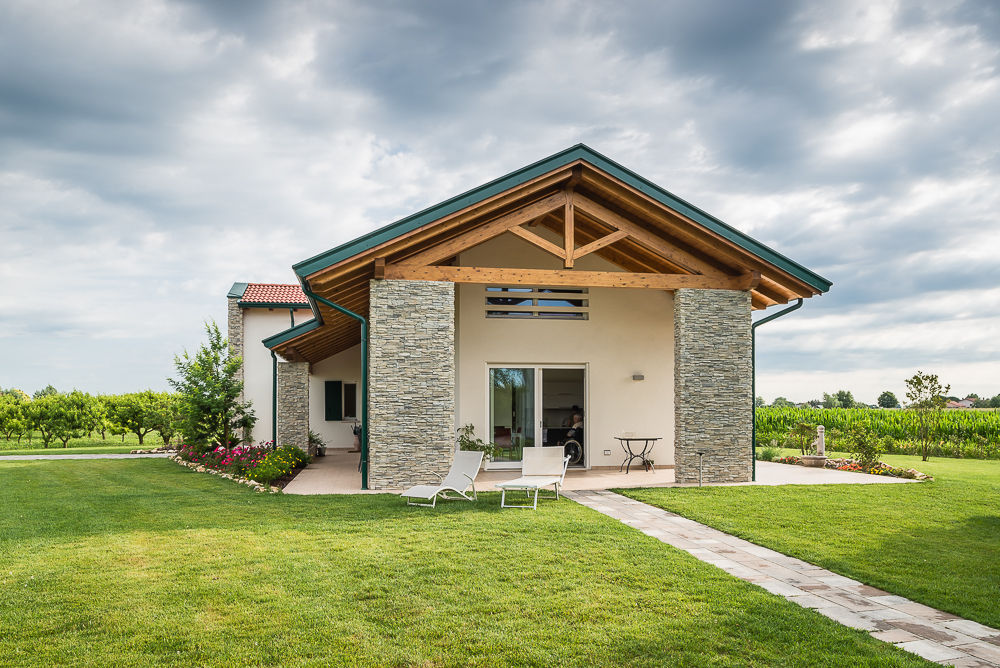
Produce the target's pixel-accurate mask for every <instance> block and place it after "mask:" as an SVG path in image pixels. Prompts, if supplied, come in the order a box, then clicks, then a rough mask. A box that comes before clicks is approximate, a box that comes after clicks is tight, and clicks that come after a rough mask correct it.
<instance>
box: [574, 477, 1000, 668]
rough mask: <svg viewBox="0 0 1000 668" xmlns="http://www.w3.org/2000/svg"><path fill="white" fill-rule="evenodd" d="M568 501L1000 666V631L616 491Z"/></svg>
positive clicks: (954, 653) (899, 636)
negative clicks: (731, 534) (892, 593)
mask: <svg viewBox="0 0 1000 668" xmlns="http://www.w3.org/2000/svg"><path fill="white" fill-rule="evenodd" d="M565 496H566V497H567V498H570V499H573V500H574V501H576V502H577V503H580V504H582V505H584V506H587V507H588V508H593V509H594V510H596V511H598V512H600V513H603V514H605V515H607V516H609V517H613V518H615V519H617V520H620V521H621V522H623V523H625V524H627V525H629V526H631V527H635V528H636V529H638V530H639V531H642V532H643V533H645V534H647V535H649V536H653V537H654V538H658V539H660V540H661V541H663V542H664V543H667V544H669V545H673V546H674V547H676V548H679V549H681V550H684V551H686V552H689V553H690V554H692V555H694V556H695V557H698V558H699V559H701V560H702V561H704V562H707V563H709V564H712V565H713V566H717V567H719V568H721V569H722V570H724V571H726V572H727V573H729V574H731V575H735V576H736V577H738V578H740V579H741V580H746V581H747V582H752V583H753V584H755V585H757V586H759V587H763V588H764V589H766V590H768V591H769V592H771V593H773V594H778V595H780V596H784V597H785V598H786V599H788V600H789V601H792V602H794V603H797V604H798V605H801V606H802V607H805V608H812V609H814V610H815V611H816V612H818V613H820V614H822V615H825V616H827V617H829V618H830V619H833V620H835V621H837V622H840V623H841V624H844V625H845V626H850V627H853V628H856V629H861V630H863V631H868V632H869V633H871V634H872V636H873V637H875V638H878V639H879V640H884V641H885V642H890V643H893V644H895V645H896V646H897V647H901V648H903V649H905V650H907V651H909V652H912V653H914V654H917V655H919V656H922V657H924V658H925V659H929V660H931V661H936V662H938V663H944V664H949V665H953V666H958V667H959V668H970V667H973V666H981V667H983V668H994V667H997V666H1000V631H998V630H997V629H993V628H990V627H988V626H983V625H982V624H979V623H977V622H973V621H971V620H968V619H961V618H960V617H956V616H955V615H952V614H949V613H946V612H941V611H940V610H935V609H934V608H930V607H927V606H926V605H922V604H920V603H916V602H914V601H911V600H909V599H906V598H903V597H902V596H893V595H891V594H889V593H888V592H884V591H881V590H880V589H875V588H874V587H869V586H868V585H865V584H862V583H860V582H857V581H856V580H852V579H850V578H846V577H843V576H842V575H837V574H836V573H833V572H831V571H828V570H825V569H823V568H819V567H817V566H814V565H813V564H809V563H806V562H805V561H801V560H799V559H795V558H793V557H789V556H786V555H784V554H781V553H780V552H775V551H774V550H770V549H768V548H766V547H761V546H759V545H755V544H753V543H751V542H748V541H745V540H743V539H742V538H736V537H735V536H730V535H729V534H727V533H723V532H722V531H718V530H716V529H713V528H711V527H707V526H705V525H704V524H699V523H698V522H695V521H694V520H689V519H687V518H684V517H681V516H680V515H675V514H674V513H671V512H668V511H666V510H661V509H659V508H654V507H653V506H650V505H647V504H645V503H642V502H640V501H634V500H632V499H629V498H626V497H624V496H621V495H619V494H615V493H614V492H609V491H606V490H597V491H575V492H574V491H567V492H565Z"/></svg>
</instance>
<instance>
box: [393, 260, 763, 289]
mask: <svg viewBox="0 0 1000 668" xmlns="http://www.w3.org/2000/svg"><path fill="white" fill-rule="evenodd" d="M385 277H386V278H389V279H404V280H410V281H451V282H453V283H486V284H497V285H540V286H546V287H548V286H572V287H602V288H652V289H656V290H677V289H680V288H702V289H712V290H750V289H752V288H753V286H754V285H755V284H756V281H759V280H760V275H759V274H754V273H751V274H743V275H741V276H703V275H695V274H637V273H632V272H625V271H578V270H567V269H498V268H494V267H433V266H432V267H417V266H412V265H403V264H390V265H387V266H386V268H385Z"/></svg>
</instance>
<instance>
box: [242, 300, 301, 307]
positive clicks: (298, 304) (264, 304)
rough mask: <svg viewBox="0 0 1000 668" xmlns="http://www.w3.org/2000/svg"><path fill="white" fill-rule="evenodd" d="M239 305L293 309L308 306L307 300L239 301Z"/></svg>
mask: <svg viewBox="0 0 1000 668" xmlns="http://www.w3.org/2000/svg"><path fill="white" fill-rule="evenodd" d="M239 305H240V306H241V307H242V308H293V309H303V308H310V307H309V303H308V302H296V303H294V304H291V303H288V302H245V301H240V302H239Z"/></svg>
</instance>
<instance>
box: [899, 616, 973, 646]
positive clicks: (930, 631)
mask: <svg viewBox="0 0 1000 668" xmlns="http://www.w3.org/2000/svg"><path fill="white" fill-rule="evenodd" d="M893 626H895V627H896V628H898V629H903V630H904V631H909V632H910V633H912V634H914V635H918V636H920V637H921V638H926V639H927V640H933V641H934V642H939V643H941V644H942V645H965V644H968V643H972V642H976V639H975V638H973V637H972V636H967V635H965V634H964V633H958V632H957V631H949V630H948V629H946V628H944V627H943V626H940V625H938V624H934V623H931V622H926V621H923V620H920V619H916V618H914V619H909V620H907V619H897V620H894V621H893Z"/></svg>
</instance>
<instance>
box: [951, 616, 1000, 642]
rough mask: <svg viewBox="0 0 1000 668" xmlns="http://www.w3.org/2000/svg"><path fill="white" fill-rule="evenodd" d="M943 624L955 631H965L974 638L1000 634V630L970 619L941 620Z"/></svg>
mask: <svg viewBox="0 0 1000 668" xmlns="http://www.w3.org/2000/svg"><path fill="white" fill-rule="evenodd" d="M941 625H942V626H944V627H946V628H949V629H951V630H953V631H958V632H959V633H964V634H965V635H967V636H972V637H973V638H989V637H991V636H995V635H1000V631H997V630H996V629H993V628H990V627H989V626H985V625H983V624H980V623H979V622H974V621H972V620H970V619H951V620H948V621H946V622H941Z"/></svg>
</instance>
